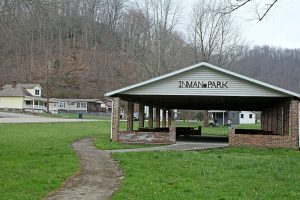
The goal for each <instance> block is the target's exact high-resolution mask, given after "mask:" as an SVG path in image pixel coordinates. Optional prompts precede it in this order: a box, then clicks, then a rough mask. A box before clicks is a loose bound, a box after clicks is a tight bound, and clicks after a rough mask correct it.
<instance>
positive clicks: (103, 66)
mask: <svg viewBox="0 0 300 200" xmlns="http://www.w3.org/2000/svg"><path fill="white" fill-rule="evenodd" d="M137 2H138V3H137ZM137 2H134V1H125V0H110V1H108V0H84V1H83V0H74V1H69V0H36V1H29V0H0V27H1V28H0V46H1V48H0V71H1V76H0V84H5V83H11V81H13V80H16V81H18V82H23V83H29V82H30V83H31V82H32V83H40V84H41V85H42V86H44V88H45V89H47V88H48V90H49V95H50V96H51V97H60V98H80V97H82V98H102V96H103V94H104V93H105V92H107V91H110V90H111V89H114V88H118V87H122V86H126V85H128V84H132V83H136V82H140V81H142V80H145V79H148V78H152V77H156V76H158V75H161V74H164V73H167V72H170V71H173V70H176V69H179V68H182V67H186V66H188V65H191V64H193V63H196V62H200V61H207V62H211V63H214V64H219V65H221V67H225V68H229V69H231V70H233V71H236V72H238V73H241V74H245V75H249V76H251V77H253V78H257V79H259V80H262V81H266V82H270V83H273V84H275V85H278V86H281V87H284V88H287V89H290V90H294V91H296V92H300V89H299V86H300V82H299V80H298V77H297V74H300V73H299V72H300V71H299V70H300V68H299V65H300V62H299V59H300V50H297V49H293V50H290V49H276V48H272V47H268V46H264V47H254V48H252V49H250V48H247V47H245V46H243V43H242V41H243V40H242V39H241V38H238V34H237V33H238V31H237V29H234V27H233V25H232V24H233V23H229V22H231V20H232V19H231V17H230V15H226V18H224V16H223V15H218V13H219V12H214V11H213V9H212V8H214V9H215V8H216V9H218V8H219V6H220V5H214V4H210V3H209V4H207V3H205V1H203V2H204V3H203V4H197V5H195V7H196V6H197V8H199V6H200V7H201V6H202V7H203V8H211V9H203V10H202V13H201V15H197V13H194V17H193V20H194V21H192V22H191V23H190V25H189V26H188V27H190V28H189V29H188V30H187V33H182V31H181V32H179V31H178V30H179V29H178V28H177V26H178V24H179V23H180V5H179V4H177V3H176V2H175V1H172V0H162V1H155V0H143V1H137ZM215 4H216V3H215ZM208 12H210V13H208ZM212 19H218V20H212ZM225 19H226V20H225ZM205 20H207V21H205ZM200 22H201V23H200ZM203 30H204V31H208V30H217V31H215V32H209V33H210V34H209V35H210V36H211V37H209V38H208V37H206V36H205V37H202V36H203V35H201V33H203ZM228 30H231V31H228ZM207 34H208V32H207ZM186 35H188V37H187V36H186ZM186 38H188V39H186ZM229 38H231V39H232V40H231V41H229V40H230V39H229ZM206 39H207V42H206V41H203V40H206ZM225 44H227V45H225ZM212 47H215V48H214V49H213V48H212ZM221 50H222V51H221ZM47 85H48V87H47Z"/></svg>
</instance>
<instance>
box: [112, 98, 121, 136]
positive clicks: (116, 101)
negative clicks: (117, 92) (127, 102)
mask: <svg viewBox="0 0 300 200" xmlns="http://www.w3.org/2000/svg"><path fill="white" fill-rule="evenodd" d="M112 104H113V105H112V106H113V107H112V119H111V139H112V140H114V141H116V140H118V138H117V135H118V132H119V127H120V98H119V97H114V98H113V102H112Z"/></svg>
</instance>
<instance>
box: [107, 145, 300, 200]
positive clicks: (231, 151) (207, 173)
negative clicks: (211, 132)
mask: <svg viewBox="0 0 300 200" xmlns="http://www.w3.org/2000/svg"><path fill="white" fill-rule="evenodd" d="M113 157H114V158H115V159H116V160H118V161H119V164H120V166H121V168H122V169H123V170H124V175H125V178H124V179H123V180H122V184H121V187H120V189H119V190H118V191H117V192H116V193H115V194H114V196H113V198H112V199H113V200H123V199H131V200H134V199H137V200H139V199H143V200H153V199H160V200H164V199H166V200H169V199H180V200H181V199H188V200H191V199H195V200H199V199H205V200H206V199H209V200H213V199H216V200H221V199H222V200H223V199H224V200H225V199H266V200H269V199H278V200H283V199H295V200H297V199H300V184H299V180H300V153H299V151H296V150H285V149H254V148H226V149H214V150H204V151H198V152H194V151H193V152H137V153H114V154H113Z"/></svg>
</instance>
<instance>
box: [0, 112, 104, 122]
mask: <svg viewBox="0 0 300 200" xmlns="http://www.w3.org/2000/svg"><path fill="white" fill-rule="evenodd" d="M89 121H100V120H97V119H63V118H51V117H40V116H35V115H27V114H19V113H6V112H0V123H50V122H89Z"/></svg>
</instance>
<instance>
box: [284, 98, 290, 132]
mask: <svg viewBox="0 0 300 200" xmlns="http://www.w3.org/2000/svg"><path fill="white" fill-rule="evenodd" d="M289 134H290V103H289V102H285V103H284V104H283V135H289Z"/></svg>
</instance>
